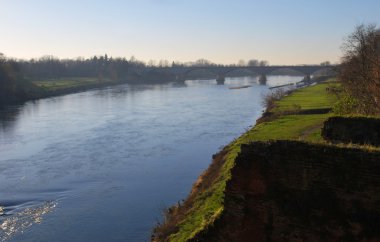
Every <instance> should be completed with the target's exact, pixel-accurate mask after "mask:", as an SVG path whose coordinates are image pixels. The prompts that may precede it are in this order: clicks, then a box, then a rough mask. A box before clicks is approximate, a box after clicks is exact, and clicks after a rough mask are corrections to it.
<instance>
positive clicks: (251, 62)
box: [248, 59, 259, 66]
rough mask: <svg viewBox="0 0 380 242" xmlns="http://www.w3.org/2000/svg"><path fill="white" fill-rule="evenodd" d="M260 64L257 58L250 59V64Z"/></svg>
mask: <svg viewBox="0 0 380 242" xmlns="http://www.w3.org/2000/svg"><path fill="white" fill-rule="evenodd" d="M258 65H259V61H258V60H256V59H252V60H249V61H248V66H258Z"/></svg>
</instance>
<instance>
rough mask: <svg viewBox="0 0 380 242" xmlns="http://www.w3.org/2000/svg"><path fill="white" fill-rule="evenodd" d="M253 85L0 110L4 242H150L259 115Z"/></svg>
mask: <svg viewBox="0 0 380 242" xmlns="http://www.w3.org/2000/svg"><path fill="white" fill-rule="evenodd" d="M300 79H302V78H300V77H269V82H268V84H269V85H280V84H283V83H285V82H289V81H294V82H295V81H299V80H300ZM256 81H257V79H256V78H249V77H244V78H229V79H227V80H226V84H225V85H216V82H215V80H210V81H205V80H202V81H187V82H186V83H185V84H184V85H179V84H165V85H138V86H131V85H120V86H113V87H108V88H103V89H97V90H90V91H86V92H82V93H76V94H70V95H65V96H59V97H52V98H47V99H41V100H38V101H31V102H27V103H25V104H24V105H20V106H11V107H7V108H5V109H3V110H0V241H58V242H59V241H94V242H95V241H148V240H149V236H150V232H151V230H152V227H153V226H154V224H155V223H156V222H157V221H158V220H159V219H160V217H161V214H160V213H161V210H162V209H163V208H165V207H167V206H169V205H171V204H174V203H176V202H177V201H179V200H181V199H184V198H185V197H186V195H187V194H188V192H189V191H190V188H191V185H192V183H193V182H195V180H196V178H197V177H198V176H199V174H200V173H201V172H202V171H203V170H204V169H205V168H207V166H208V165H209V163H210V161H211V156H212V154H214V153H216V152H217V151H218V150H219V149H220V147H222V146H223V145H226V144H227V143H228V142H230V141H231V140H233V139H234V138H235V137H237V136H238V135H240V134H241V133H243V132H244V131H245V129H246V128H248V127H249V126H250V125H252V124H254V122H255V120H256V119H257V118H258V117H259V116H260V115H261V112H262V107H261V99H262V95H263V94H264V93H266V92H267V91H268V87H267V86H260V85H257V84H256ZM247 84H249V85H252V87H250V88H246V89H236V90H230V89H228V87H232V86H238V85H247Z"/></svg>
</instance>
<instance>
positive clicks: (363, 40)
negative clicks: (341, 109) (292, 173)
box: [339, 25, 380, 114]
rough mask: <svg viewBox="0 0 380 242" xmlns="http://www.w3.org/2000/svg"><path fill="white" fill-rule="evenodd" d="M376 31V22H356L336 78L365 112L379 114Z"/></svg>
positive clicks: (379, 96) (344, 47)
mask: <svg viewBox="0 0 380 242" xmlns="http://www.w3.org/2000/svg"><path fill="white" fill-rule="evenodd" d="M378 44H379V34H378V32H377V31H376V26H375V25H359V26H357V27H356V29H355V31H354V32H353V33H352V34H351V35H349V36H348V37H347V38H346V40H345V42H344V44H343V46H342V50H343V58H342V64H341V68H340V72H339V80H340V81H341V82H342V84H343V86H344V88H345V90H346V91H347V93H348V94H349V95H350V96H352V97H353V98H354V99H356V100H357V101H358V104H359V105H358V108H359V110H357V111H358V112H360V113H364V114H373V113H380V54H379V51H378Z"/></svg>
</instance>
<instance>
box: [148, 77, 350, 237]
mask: <svg viewBox="0 0 380 242" xmlns="http://www.w3.org/2000/svg"><path fill="white" fill-rule="evenodd" d="M337 88H339V84H337V83H336V82H334V81H327V82H324V83H320V84H318V85H315V86H311V87H307V88H303V89H299V90H296V91H295V92H293V93H291V94H290V95H288V96H285V97H283V98H282V99H281V100H279V101H276V102H275V105H274V106H273V107H272V108H271V109H269V110H267V111H266V113H265V114H264V115H263V118H261V119H260V120H258V123H257V125H256V126H255V127H253V128H252V129H250V130H248V131H247V132H246V133H244V134H243V135H242V136H240V137H239V138H238V139H236V140H234V141H233V142H231V143H230V144H229V145H227V146H226V147H225V148H224V149H223V150H222V151H221V152H219V153H218V154H216V155H214V156H213V162H212V164H211V165H210V167H209V168H208V169H207V170H206V171H205V172H204V174H202V175H201V176H200V177H199V179H198V180H197V182H196V183H195V184H194V186H193V189H192V191H191V193H190V195H189V196H188V198H187V199H186V200H185V201H184V202H183V203H180V204H178V205H177V206H174V207H171V208H169V209H168V210H167V211H166V214H165V218H164V221H163V222H162V224H159V225H158V226H157V227H156V229H155V231H154V234H153V239H152V240H153V241H203V240H207V238H209V239H210V238H213V237H212V236H214V237H215V236H217V234H219V235H221V234H223V233H221V229H222V230H226V231H228V228H226V226H224V225H225V223H224V222H223V221H224V220H225V218H226V216H228V214H229V213H230V212H231V211H228V210H229V209H227V208H226V204H228V202H227V201H226V197H228V194H229V191H228V189H227V190H226V187H227V184H229V182H231V181H233V180H236V179H237V177H232V175H231V171H232V170H234V169H237V168H236V159H237V158H238V156H239V154H240V153H241V147H242V146H244V145H249V144H251V143H252V142H258V141H259V142H267V141H270V140H289V141H302V142H306V143H307V144H311V145H313V144H318V145H319V144H322V145H325V144H327V142H326V141H325V140H324V139H323V137H322V135H321V129H322V127H323V124H324V122H325V121H326V120H327V119H328V118H329V117H331V116H333V115H334V114H333V113H332V111H331V110H332V108H333V106H334V104H335V103H336V101H337V100H338V96H337V93H333V92H330V91H329V90H336V89H337ZM318 149H320V148H318ZM322 149H325V148H322ZM343 153H344V152H343ZM278 155H279V156H281V154H278ZM235 195H236V193H235ZM237 195H238V196H240V195H241V196H244V194H240V195H239V194H237ZM240 202H241V201H240ZM235 205H236V206H237V204H235ZM240 205H241V204H240ZM256 205H257V204H256ZM236 206H235V207H236ZM241 212H242V211H240V213H241ZM243 213H245V212H244V211H243ZM226 214H227V215H226ZM238 217H239V216H238ZM235 229H236V228H235ZM218 231H219V232H218ZM229 232H232V231H229ZM210 236H211V237H210ZM240 238H242V237H240Z"/></svg>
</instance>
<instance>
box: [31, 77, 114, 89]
mask: <svg viewBox="0 0 380 242" xmlns="http://www.w3.org/2000/svg"><path fill="white" fill-rule="evenodd" d="M32 83H33V84H34V85H36V86H38V87H40V88H42V89H44V90H45V91H59V90H66V89H73V88H78V87H86V86H95V85H98V84H101V83H110V84H111V83H112V81H111V80H107V79H106V80H101V81H100V80H99V79H98V78H90V77H77V78H59V79H45V80H36V81H32Z"/></svg>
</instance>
